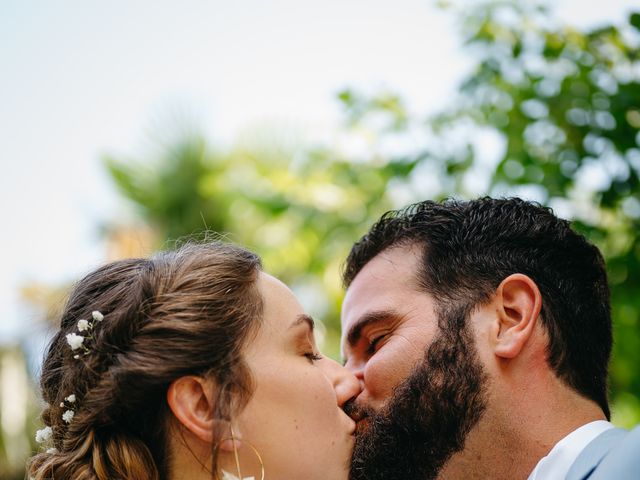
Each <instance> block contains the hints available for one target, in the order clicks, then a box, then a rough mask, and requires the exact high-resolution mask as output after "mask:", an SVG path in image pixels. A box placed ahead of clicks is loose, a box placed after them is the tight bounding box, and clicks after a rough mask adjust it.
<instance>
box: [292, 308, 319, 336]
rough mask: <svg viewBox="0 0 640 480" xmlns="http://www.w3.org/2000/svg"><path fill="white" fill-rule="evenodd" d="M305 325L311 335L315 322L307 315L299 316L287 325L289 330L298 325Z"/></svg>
mask: <svg viewBox="0 0 640 480" xmlns="http://www.w3.org/2000/svg"><path fill="white" fill-rule="evenodd" d="M304 323H306V324H307V325H309V330H311V333H313V330H314V328H315V326H316V322H315V321H314V320H313V318H311V317H310V316H309V315H307V314H304V313H303V314H300V315H298V317H297V318H296V319H295V321H294V322H293V323H292V324H291V325H289V329H292V328H295V327H297V326H298V325H302V324H304Z"/></svg>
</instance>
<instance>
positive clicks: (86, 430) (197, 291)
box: [29, 243, 261, 480]
mask: <svg viewBox="0 0 640 480" xmlns="http://www.w3.org/2000/svg"><path fill="white" fill-rule="evenodd" d="M259 268H260V262H259V259H258V257H256V256H255V255H254V254H252V253H250V252H247V251H245V250H242V249H240V248H238V247H234V246H232V245H227V244H222V243H212V244H205V245H194V244H188V245H186V246H183V247H182V248H181V249H179V250H178V251H176V252H165V253H162V254H158V255H157V256H155V257H154V258H152V259H150V260H145V259H130V260H123V261H119V262H114V263H112V264H108V265H106V266H104V267H102V268H100V269H98V270H96V271H95V272H93V273H91V274H89V275H88V276H87V277H85V278H84V279H83V280H81V281H80V282H79V283H78V285H77V286H76V288H75V290H74V291H73V293H72V294H71V295H70V298H69V300H68V302H67V306H66V307H65V312H64V313H63V316H62V319H61V329H60V331H59V332H58V333H57V335H56V336H55V337H54V339H53V340H52V342H51V345H50V347H49V351H48V353H47V356H46V358H45V361H44V364H43V370H42V378H41V387H42V392H43V398H44V400H45V401H46V402H47V403H48V405H47V407H46V408H45V409H44V411H43V412H42V420H43V422H44V424H45V425H46V426H49V427H51V428H52V431H53V444H54V446H55V448H56V449H57V450H56V451H55V453H41V454H38V455H36V456H34V457H33V458H32V459H31V462H30V465H29V475H30V476H31V477H33V478H34V479H37V480H40V479H46V478H64V479H78V480H81V479H82V480H84V479H91V480H93V479H98V480H106V479H113V478H126V479H133V480H142V479H154V480H155V479H160V478H166V477H167V476H168V471H169V468H170V465H169V462H170V460H171V459H170V457H169V455H167V452H166V449H167V431H168V425H169V423H168V422H169V421H170V417H171V416H170V412H169V409H168V406H167V405H166V400H165V396H166V390H167V388H168V386H169V384H170V383H171V382H172V381H173V380H174V379H177V378H179V377H180V376H182V375H190V374H197V375H213V376H214V378H216V380H217V382H218V384H219V391H218V399H219V400H220V401H219V402H216V412H214V413H216V414H218V415H228V409H229V408H230V407H231V406H230V402H231V400H238V402H236V403H237V406H239V405H242V403H243V401H246V399H247V396H248V394H250V384H251V382H250V377H249V374H248V371H247V369H246V368H245V366H244V363H243V361H242V360H241V355H240V352H241V347H242V345H243V344H244V342H245V341H246V338H247V336H248V335H249V332H250V331H251V330H252V329H253V328H255V325H254V324H255V320H256V319H258V318H259V316H260V312H261V299H260V296H259V293H257V288H256V286H255V280H256V278H257V276H256V275H257V271H258V269H259ZM93 310H100V311H101V312H102V313H103V314H104V321H103V322H100V323H99V324H98V325H96V326H95V328H93V329H92V330H91V332H90V333H91V335H90V336H89V335H87V336H86V337H85V340H86V346H87V349H88V350H87V353H86V355H85V354H82V355H80V358H77V359H76V358H74V354H73V352H72V351H71V349H70V348H69V345H67V343H66V338H65V337H66V335H68V334H69V333H72V332H75V331H76V326H77V322H78V320H79V319H81V318H90V315H91V312H92V311H93ZM216 347H217V348H216ZM71 394H73V395H74V396H75V400H74V401H73V403H72V404H70V403H68V402H67V398H68V396H69V395H71ZM223 403H224V405H223ZM67 409H72V410H73V418H72V420H71V421H70V422H68V421H65V420H63V413H64V411H65V410H67ZM214 460H215V459H214Z"/></svg>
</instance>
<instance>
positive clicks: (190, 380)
mask: <svg viewBox="0 0 640 480" xmlns="http://www.w3.org/2000/svg"><path fill="white" fill-rule="evenodd" d="M214 393H215V385H214V384H213V381H211V380H205V379H204V378H202V377H197V376H195V375H189V376H185V377H180V378H178V379H177V380H174V381H173V382H171V385H169V389H168V390H167V403H168V404H169V408H170V409H171V411H172V412H173V415H174V416H175V417H176V419H177V420H178V422H180V423H181V424H182V425H183V426H184V427H185V428H186V429H187V430H188V431H190V432H191V433H192V434H193V435H195V436H196V437H198V438H199V439H200V440H202V441H203V442H207V443H213V431H214V423H215V420H214V418H213V412H214V407H215V400H214Z"/></svg>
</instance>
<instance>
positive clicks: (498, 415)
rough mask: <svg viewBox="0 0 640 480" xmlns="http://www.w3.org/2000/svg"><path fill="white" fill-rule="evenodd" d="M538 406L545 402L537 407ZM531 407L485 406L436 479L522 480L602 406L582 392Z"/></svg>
mask: <svg viewBox="0 0 640 480" xmlns="http://www.w3.org/2000/svg"><path fill="white" fill-rule="evenodd" d="M538 405H543V407H546V408H543V407H540V406H538ZM528 407H530V408H518V409H517V410H516V409H511V410H508V409H507V412H506V413H505V410H501V409H499V410H494V411H491V410H488V411H487V412H486V413H485V415H484V417H483V418H482V420H480V422H479V423H478V425H476V427H474V429H473V430H472V431H471V432H470V433H469V435H468V436H467V439H466V442H465V447H464V450H463V451H461V452H459V453H457V454H454V455H453V456H452V457H451V458H450V459H449V461H448V462H447V463H446V464H445V466H444V468H443V469H442V471H441V472H440V475H439V476H438V479H439V480H449V479H460V478H464V479H476V478H477V479H486V478H491V479H494V480H502V479H504V480H514V479H515V480H517V479H523V480H526V479H527V478H528V477H529V474H530V473H531V472H532V471H533V469H534V468H535V466H536V464H537V463H538V462H539V461H540V459H542V458H543V457H544V456H546V455H547V454H548V453H549V452H550V451H551V449H552V448H553V447H554V446H555V445H556V443H558V442H559V441H560V440H562V439H563V438H564V437H565V436H567V435H568V434H570V433H571V432H573V431H574V430H576V429H577V428H579V427H581V426H582V425H585V424H587V423H589V422H592V421H595V420H604V419H605V417H604V414H603V413H602V410H601V409H600V408H598V407H597V406H596V405H595V404H594V403H593V402H591V401H588V400H585V399H583V398H581V397H580V399H579V400H578V401H571V402H561V403H560V404H557V403H555V402H554V404H549V403H547V404H543V403H540V404H536V405H533V406H532V405H531V404H529V405H528Z"/></svg>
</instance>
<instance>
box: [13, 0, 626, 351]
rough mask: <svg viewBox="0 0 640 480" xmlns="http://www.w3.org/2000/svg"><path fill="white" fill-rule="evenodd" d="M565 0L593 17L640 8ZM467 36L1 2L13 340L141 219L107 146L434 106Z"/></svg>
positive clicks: (126, 149)
mask: <svg viewBox="0 0 640 480" xmlns="http://www.w3.org/2000/svg"><path fill="white" fill-rule="evenodd" d="M556 4H557V6H558V8H557V10H558V13H559V15H560V17H561V18H562V19H564V20H567V21H570V22H571V23H573V24H575V25H581V26H584V25H592V24H594V23H599V22H604V21H611V20H616V21H617V20H620V19H621V18H623V15H624V14H625V12H628V10H629V9H630V8H631V7H632V6H633V5H634V2H633V1H628V0H608V1H607V2H601V1H596V0H591V1H588V0H582V1H580V0H558V1H557V2H556ZM458 42H459V36H458V35H456V30H455V28H454V24H453V22H452V21H451V18H450V17H448V16H447V15H446V14H443V13H442V12H440V11H437V10H436V9H435V8H433V7H432V3H431V2H430V1H427V0H423V1H421V0H395V1H393V2H391V1H381V0H322V1H308V0H306V1H305V0H303V1H301V0H270V1H268V2H266V1H259V0H238V1H233V2H230V1H221V0H208V1H207V0H184V1H180V2H178V1H175V0H162V1H160V0H153V1H151V0H145V1H143V0H139V1H136V2H131V1H125V0H115V1H114V0H112V1H109V2H105V1H101V0H100V1H99V0H77V1H71V0H55V1H50V0H47V1H31V0H2V2H0V155H1V156H0V159H1V162H2V167H3V171H2V173H1V174H0V195H1V196H2V197H1V198H0V200H1V202H0V209H1V210H0V213H1V214H2V217H1V218H2V222H3V225H4V232H5V233H4V234H3V240H2V249H1V251H0V264H1V265H2V266H1V269H0V272H1V273H0V344H2V343H3V342H9V341H12V340H15V339H17V338H18V337H21V336H24V334H25V332H26V331H28V328H27V327H26V326H27V325H29V324H30V321H31V319H29V318H28V315H29V313H28V312H26V311H25V309H24V308H21V306H20V301H19V298H18V288H19V287H20V285H23V284H25V283H26V282H29V281H40V282H48V283H52V284H56V283H60V282H63V281H68V280H73V279H75V278H77V277H78V276H79V275H81V274H82V273H84V272H86V271H88V270H89V269H90V268H92V267H94V266H96V265H97V264H98V263H100V262H101V261H102V260H103V259H104V245H103V244H102V242H101V239H100V235H99V226H100V224H103V223H107V222H109V221H112V220H114V219H118V218H121V217H122V216H123V215H126V214H127V212H126V211H125V209H124V204H123V202H122V201H121V200H120V198H119V196H118V194H117V193H116V191H115V188H114V187H113V186H112V184H111V183H110V181H109V179H108V177H107V175H106V174H105V171H104V168H103V165H102V163H101V156H102V155H103V154H105V153H107V152H110V153H121V154H126V155H136V154H138V153H143V152H144V151H145V149H144V146H145V141H146V139H147V138H148V134H149V133H150V132H151V133H153V132H154V131H158V127H163V126H166V124H167V117H169V116H170V114H171V113H172V112H176V111H178V112H181V114H182V115H184V116H186V117H188V118H193V119H195V120H196V121H197V122H199V124H200V125H201V126H202V128H203V129H204V132H205V134H206V135H207V136H208V137H209V138H211V139H212V140H213V141H215V142H218V143H219V144H228V143H230V142H231V141H232V140H233V139H234V137H235V136H236V135H237V134H238V133H239V132H241V131H242V129H244V128H246V127H248V126H251V125H255V124H256V123H266V122H267V121H269V122H272V121H274V120H284V121H286V122H287V123H288V124H291V125H300V126H301V127H302V128H303V129H308V130H309V131H323V130H331V129H332V128H336V127H337V126H338V125H339V120H340V118H341V117H340V111H339V106H338V104H337V102H336V101H335V94H336V92H338V91H339V90H340V89H342V88H344V87H347V86H350V87H355V88H360V89H364V90H368V91H373V90H376V89H379V88H388V89H390V90H392V91H394V92H398V93H400V94H402V95H403V96H404V98H405V99H406V100H407V103H408V105H409V106H410V109H411V110H413V111H415V112H419V113H421V114H426V113H429V112H433V111H435V110H436V109H437V107H438V106H440V105H443V103H444V102H446V100H447V99H448V98H449V97H450V96H451V95H452V94H453V93H454V91H455V86H456V83H457V81H458V80H459V79H460V77H461V75H462V74H463V72H464V71H465V68H469V65H470V59H469V58H467V57H465V56H464V54H463V53H462V52H461V50H460V48H459V44H458ZM25 317H27V318H25Z"/></svg>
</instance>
